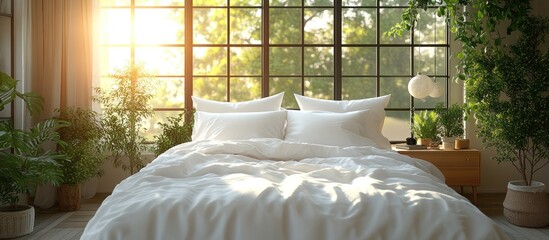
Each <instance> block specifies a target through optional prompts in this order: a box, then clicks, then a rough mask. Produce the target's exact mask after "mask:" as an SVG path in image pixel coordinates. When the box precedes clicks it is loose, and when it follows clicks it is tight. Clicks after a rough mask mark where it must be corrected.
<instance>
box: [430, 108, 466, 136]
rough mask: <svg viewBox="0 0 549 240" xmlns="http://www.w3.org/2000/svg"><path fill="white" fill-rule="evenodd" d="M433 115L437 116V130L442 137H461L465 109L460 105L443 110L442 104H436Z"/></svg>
mask: <svg viewBox="0 0 549 240" xmlns="http://www.w3.org/2000/svg"><path fill="white" fill-rule="evenodd" d="M435 113H436V114H437V115H438V121H437V123H438V126H437V128H438V130H439V133H440V135H441V136H442V137H458V136H462V135H463V121H464V119H465V115H464V114H465V108H464V106H463V105H461V104H452V105H451V106H449V107H448V108H444V104H443V103H439V104H437V106H436V108H435Z"/></svg>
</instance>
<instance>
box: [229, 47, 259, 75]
mask: <svg viewBox="0 0 549 240" xmlns="http://www.w3.org/2000/svg"><path fill="white" fill-rule="evenodd" d="M230 63H231V75H261V48H260V47H231V62H230Z"/></svg>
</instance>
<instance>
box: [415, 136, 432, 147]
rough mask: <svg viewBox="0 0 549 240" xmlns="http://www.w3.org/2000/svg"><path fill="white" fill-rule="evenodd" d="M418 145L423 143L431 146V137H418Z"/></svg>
mask: <svg viewBox="0 0 549 240" xmlns="http://www.w3.org/2000/svg"><path fill="white" fill-rule="evenodd" d="M417 145H423V146H426V147H430V146H431V139H430V138H418V139H417Z"/></svg>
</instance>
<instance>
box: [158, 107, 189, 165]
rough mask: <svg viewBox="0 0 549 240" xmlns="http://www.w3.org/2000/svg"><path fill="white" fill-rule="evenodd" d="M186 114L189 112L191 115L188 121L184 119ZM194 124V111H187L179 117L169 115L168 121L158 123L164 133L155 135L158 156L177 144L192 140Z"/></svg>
mask: <svg viewBox="0 0 549 240" xmlns="http://www.w3.org/2000/svg"><path fill="white" fill-rule="evenodd" d="M185 114H189V116H190V117H189V119H188V120H187V121H185V120H184V118H185ZM193 124H194V120H193V115H192V113H188V112H186V111H185V112H183V113H181V114H179V115H178V116H177V117H168V122H167V123H158V125H160V128H161V129H162V133H161V134H160V135H158V136H155V139H156V142H155V146H154V149H153V150H154V153H155V154H156V156H158V155H160V154H162V153H163V152H165V151H166V150H168V149H170V148H172V147H173V146H175V145H178V144H181V143H185V142H189V141H191V136H192V133H193Z"/></svg>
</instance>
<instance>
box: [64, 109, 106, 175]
mask: <svg viewBox="0 0 549 240" xmlns="http://www.w3.org/2000/svg"><path fill="white" fill-rule="evenodd" d="M58 111H59V119H60V120H63V121H66V122H68V123H70V126H68V127H66V128H62V129H60V130H59V134H60V135H61V140H63V141H64V142H65V143H66V144H64V145H60V146H59V149H58V151H59V152H60V153H62V154H64V155H66V156H67V157H68V161H63V162H60V164H61V169H62V170H63V181H62V182H63V183H65V184H79V183H82V182H84V181H86V180H88V179H90V178H92V177H96V176H97V177H99V176H101V175H102V169H101V165H102V163H103V161H104V159H105V157H103V153H102V151H101V149H103V147H102V144H101V138H102V136H103V135H104V134H105V133H104V132H103V130H102V128H101V124H100V123H99V121H98V117H97V114H96V113H95V112H94V111H92V110H89V109H83V108H74V107H68V108H63V109H60V110H58Z"/></svg>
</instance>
